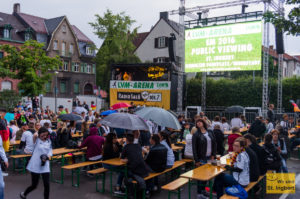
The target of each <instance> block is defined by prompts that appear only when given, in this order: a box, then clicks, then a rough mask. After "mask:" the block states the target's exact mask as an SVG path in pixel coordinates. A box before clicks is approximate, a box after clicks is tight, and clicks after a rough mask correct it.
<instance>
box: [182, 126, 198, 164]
mask: <svg viewBox="0 0 300 199" xmlns="http://www.w3.org/2000/svg"><path fill="white" fill-rule="evenodd" d="M196 131H197V129H193V130H192V131H191V133H189V134H187V135H186V136H185V148H184V158H188V159H193V157H194V156H193V143H192V138H193V135H194V133H195V132H196Z"/></svg>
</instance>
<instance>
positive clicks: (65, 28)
mask: <svg viewBox="0 0 300 199" xmlns="http://www.w3.org/2000/svg"><path fill="white" fill-rule="evenodd" d="M62 32H63V33H66V32H67V26H66V25H63V27H62Z"/></svg>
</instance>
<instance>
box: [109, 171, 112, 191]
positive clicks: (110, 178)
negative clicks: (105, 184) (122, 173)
mask: <svg viewBox="0 0 300 199" xmlns="http://www.w3.org/2000/svg"><path fill="white" fill-rule="evenodd" d="M112 173H113V172H112V171H110V173H109V180H110V182H109V186H110V195H112V194H113V190H112V187H113V185H112Z"/></svg>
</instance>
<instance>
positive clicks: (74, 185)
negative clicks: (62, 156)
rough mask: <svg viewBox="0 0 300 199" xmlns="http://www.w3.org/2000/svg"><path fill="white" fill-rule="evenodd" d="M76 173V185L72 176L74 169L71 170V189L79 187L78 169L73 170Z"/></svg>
mask: <svg viewBox="0 0 300 199" xmlns="http://www.w3.org/2000/svg"><path fill="white" fill-rule="evenodd" d="M75 172H76V181H77V182H76V184H75V183H74V179H73V176H74V169H72V186H73V187H79V178H80V168H77V169H76V170H75Z"/></svg>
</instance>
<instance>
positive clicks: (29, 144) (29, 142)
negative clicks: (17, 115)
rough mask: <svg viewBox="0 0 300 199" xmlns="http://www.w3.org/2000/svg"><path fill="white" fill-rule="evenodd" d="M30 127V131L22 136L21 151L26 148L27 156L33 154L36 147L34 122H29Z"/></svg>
mask: <svg viewBox="0 0 300 199" xmlns="http://www.w3.org/2000/svg"><path fill="white" fill-rule="evenodd" d="M28 127H29V129H28V130H27V131H25V132H24V133H23V134H22V137H21V143H20V146H19V149H23V148H24V153H25V154H32V151H33V146H34V144H33V134H34V133H35V130H34V124H33V123H32V122H29V124H28Z"/></svg>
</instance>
